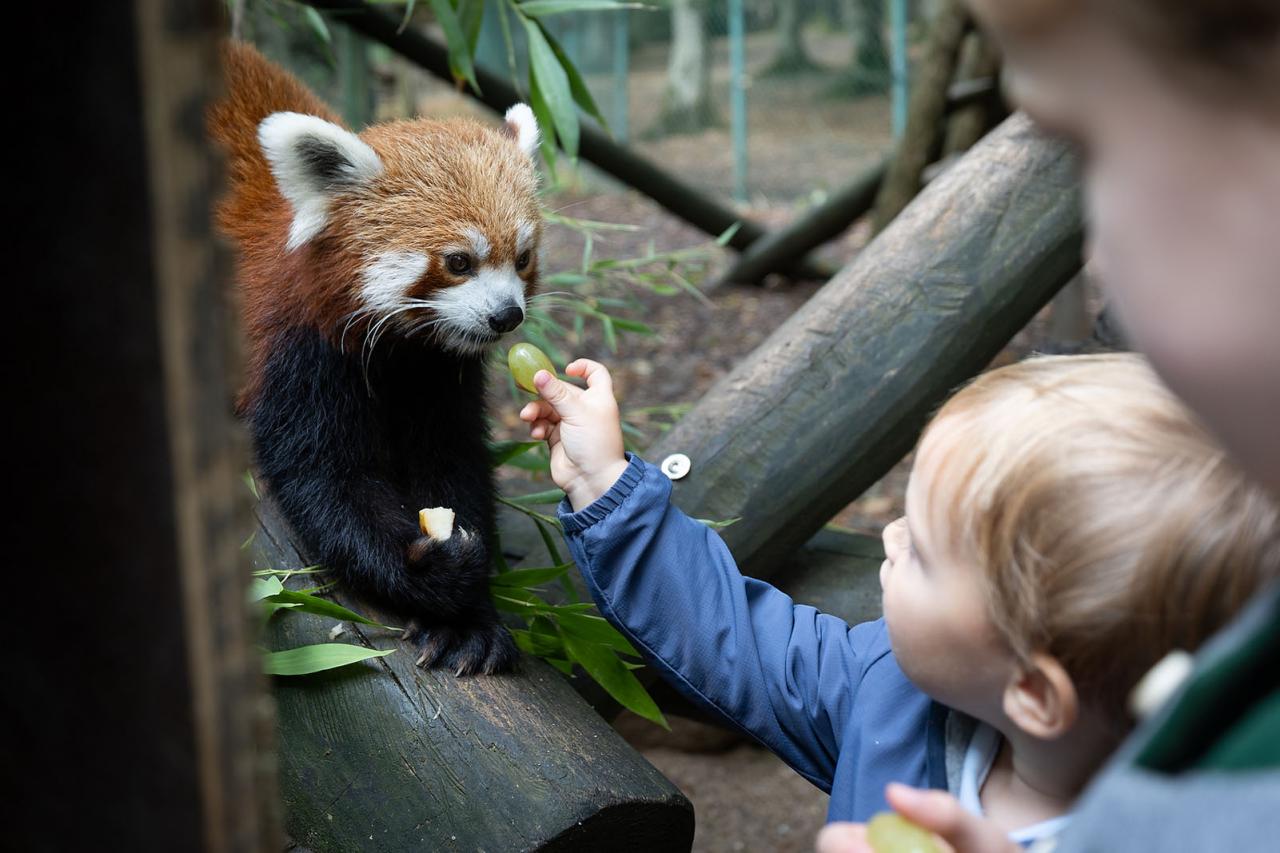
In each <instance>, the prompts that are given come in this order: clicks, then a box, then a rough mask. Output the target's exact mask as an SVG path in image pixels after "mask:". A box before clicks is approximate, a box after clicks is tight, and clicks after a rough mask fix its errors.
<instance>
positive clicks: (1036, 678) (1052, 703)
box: [1003, 652, 1080, 740]
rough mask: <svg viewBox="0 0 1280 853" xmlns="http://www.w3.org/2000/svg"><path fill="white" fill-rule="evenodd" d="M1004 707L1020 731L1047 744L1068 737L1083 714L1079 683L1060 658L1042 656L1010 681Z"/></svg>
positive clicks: (1039, 654) (1034, 655)
mask: <svg viewBox="0 0 1280 853" xmlns="http://www.w3.org/2000/svg"><path fill="white" fill-rule="evenodd" d="M1003 704H1004V712H1005V715H1006V716H1008V718H1009V719H1010V720H1012V721H1013V722H1014V724H1015V725H1016V726H1017V727H1018V728H1020V729H1022V730H1023V731H1024V732H1026V733H1027V734H1029V735H1032V736H1033V737H1038V738H1041V739H1043V740H1052V739H1054V738H1057V737H1061V736H1062V735H1064V734H1066V733H1067V732H1068V731H1070V729H1071V727H1072V726H1074V725H1075V724H1076V720H1077V719H1078V717H1079V714H1080V697H1079V694H1077V693H1076V686H1075V682H1073V681H1072V680H1071V676H1070V675H1068V674H1067V671H1066V669H1065V668H1063V666H1062V664H1061V663H1059V662H1058V659H1057V658H1055V657H1054V656H1053V655H1047V654H1042V653H1039V652H1037V653H1036V654H1033V655H1032V656H1031V662H1030V665H1028V666H1026V667H1024V668H1022V669H1020V670H1019V671H1018V672H1016V673H1014V675H1013V677H1012V678H1010V679H1009V683H1008V684H1007V685H1006V686H1005V689H1004V702H1003Z"/></svg>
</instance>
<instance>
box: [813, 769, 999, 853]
mask: <svg viewBox="0 0 1280 853" xmlns="http://www.w3.org/2000/svg"><path fill="white" fill-rule="evenodd" d="M884 793H885V799H887V800H888V801H889V805H891V806H893V808H894V811H896V812H897V813H898V814H900V815H902V816H903V817H905V818H906V819H907V820H909V821H911V822H912V823H914V824H916V825H917V826H920V827H923V828H925V829H928V830H930V831H931V832H934V833H936V837H935V839H934V840H935V842H939V841H940V842H942V843H941V844H939V845H938V847H939V848H940V849H942V850H947V851H954V853H1021V850H1022V848H1021V847H1019V846H1018V845H1017V844H1015V843H1014V842H1012V841H1010V840H1009V836H1008V835H1006V834H1005V833H1004V830H1002V829H1000V827H998V826H996V824H995V823H994V822H992V821H991V820H989V819H987V818H984V817H978V816H977V815H973V814H969V812H967V811H965V808H964V806H962V805H960V801H959V800H957V799H956V798H955V797H954V796H952V795H951V794H948V793H947V792H946V791H925V790H920V789H917V788H910V787H907V786H906V785H899V784H896V783H890V784H889V785H888V786H887V787H886V788H885V792H884ZM815 850H816V852H817V853H876V851H875V849H874V848H872V846H871V843H870V842H869V841H867V829H866V825H865V824H861V823H829V824H827V825H826V826H825V827H823V829H822V831H821V832H819V833H818V838H817V841H816V843H815Z"/></svg>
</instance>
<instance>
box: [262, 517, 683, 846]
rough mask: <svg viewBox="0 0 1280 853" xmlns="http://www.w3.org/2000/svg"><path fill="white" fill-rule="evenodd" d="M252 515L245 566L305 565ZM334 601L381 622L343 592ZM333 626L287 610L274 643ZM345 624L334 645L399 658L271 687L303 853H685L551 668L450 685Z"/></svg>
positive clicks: (677, 799) (270, 525) (629, 754)
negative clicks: (249, 558) (254, 524)
mask: <svg viewBox="0 0 1280 853" xmlns="http://www.w3.org/2000/svg"><path fill="white" fill-rule="evenodd" d="M258 515H259V519H260V523H261V526H260V527H259V529H258V533H257V536H256V537H255V543H254V562H255V566H256V567H260V568H266V567H271V568H287V567H299V566H303V565H306V564H307V561H306V560H305V559H304V558H303V557H302V556H301V554H300V553H299V551H298V549H297V548H296V547H295V545H294V544H293V541H292V539H291V538H290V533H289V530H288V526H287V524H286V523H285V522H284V520H283V519H282V518H281V517H280V516H279V514H278V513H277V512H276V511H275V509H274V507H273V506H272V504H271V503H270V501H269V500H267V501H264V502H263V503H261V504H260V505H259V508H258ZM308 578H309V579H313V578H314V576H308ZM333 597H334V598H335V600H337V601H338V602H339V603H342V604H344V605H346V606H348V607H353V608H354V609H356V610H357V611H358V612H362V613H364V614H365V615H368V616H371V618H374V619H375V620H378V621H383V622H385V621H386V620H387V619H389V618H390V617H388V616H386V615H385V614H380V613H378V612H377V611H375V610H373V609H372V608H369V607H367V606H365V605H363V604H360V603H356V602H354V601H352V600H350V599H349V598H347V597H346V596H345V595H344V594H343V593H342V592H337V593H336V594H334V596H333ZM333 624H334V622H333V621H332V620H325V619H320V618H317V617H313V616H307V615H299V614H288V613H286V614H281V615H278V616H276V617H275V618H274V619H273V620H272V623H271V626H270V627H271V630H270V631H269V645H270V647H271V648H273V649H277V650H278V649H284V648H294V647H297V646H301V645H307V644H311V643H325V642H333V641H334V640H333V639H332V638H330V637H329V630H330V628H331V626H333ZM344 627H345V628H346V630H347V631H348V633H347V634H346V635H345V636H341V637H339V638H337V641H338V642H348V641H350V642H356V643H359V644H361V645H366V646H371V647H375V648H379V649H397V651H396V652H395V653H394V654H391V655H388V656H386V657H383V658H377V659H375V660H373V661H368V662H364V663H360V664H355V665H352V666H349V667H345V668H343V669H339V670H333V671H330V672H328V673H317V674H315V675H310V676H300V677H289V678H280V679H277V681H276V685H275V696H276V706H277V717H278V720H279V728H280V754H279V767H280V788H281V791H282V794H283V798H284V804H285V813H286V815H285V821H286V827H287V828H288V831H289V833H290V835H291V837H292V838H293V839H294V841H295V842H297V843H298V844H300V845H301V846H303V847H305V848H308V849H310V850H313V851H316V853H325V851H349V850H375V849H376V850H379V851H409V850H413V851H419V850H440V851H444V850H465V851H471V850H491V851H507V850H538V851H553V850H637V851H640V850H644V851H648V850H660V851H661V850H670V851H687V850H688V849H689V847H690V845H691V844H692V839H693V810H692V807H691V806H690V804H689V801H688V800H687V799H685V797H684V795H683V794H681V793H680V791H679V790H677V789H676V788H675V786H674V785H672V784H671V783H670V782H668V781H667V780H666V779H665V778H664V777H663V776H662V774H660V773H659V772H658V771H657V770H655V769H654V768H653V766H652V765H650V764H649V763H648V762H647V761H645V760H644V759H643V758H642V757H641V756H640V755H639V754H638V753H636V752H635V751H634V750H633V749H632V748H631V747H630V746H629V745H628V744H627V743H626V742H625V741H623V740H622V738H621V737H620V736H618V735H617V734H616V733H615V732H614V731H613V730H612V729H611V728H610V727H609V726H608V724H607V723H606V722H605V721H604V720H603V719H601V718H600V716H599V715H598V714H596V713H595V711H593V710H592V709H591V708H590V707H589V706H588V705H587V704H586V703H585V702H583V701H582V700H581V699H580V698H579V697H578V695H577V694H576V693H574V691H573V688H572V687H570V686H569V684H568V682H567V681H566V680H565V679H564V678H563V677H562V676H561V675H560V674H559V673H558V672H556V671H555V670H554V669H552V668H551V667H550V666H548V665H546V664H544V663H543V662H542V661H538V660H533V659H529V658H525V659H524V660H523V661H522V662H521V668H520V672H518V673H516V674H513V675H506V676H489V677H479V676H477V677H472V678H457V677H455V676H453V675H452V674H450V673H447V672H442V671H439V670H432V671H426V670H422V669H420V668H418V667H417V666H415V665H414V662H413V661H414V652H413V650H412V649H411V648H409V647H408V646H405V645H403V644H402V643H401V641H400V635H399V633H398V632H393V631H387V630H384V629H377V628H367V627H365V626H357V625H352V624H350V623H346V624H345V626H344Z"/></svg>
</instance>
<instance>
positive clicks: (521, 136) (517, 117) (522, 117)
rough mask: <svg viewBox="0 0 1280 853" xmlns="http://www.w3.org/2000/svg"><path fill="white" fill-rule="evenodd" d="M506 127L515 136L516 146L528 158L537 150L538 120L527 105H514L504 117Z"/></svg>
mask: <svg viewBox="0 0 1280 853" xmlns="http://www.w3.org/2000/svg"><path fill="white" fill-rule="evenodd" d="M504 118H505V120H506V122H507V127H509V128H510V129H511V132H512V133H513V134H514V135H515V138H516V145H517V146H518V147H519V148H520V150H521V151H523V152H524V153H525V154H528V155H529V156H533V152H534V151H535V150H537V148H538V120H537V119H535V118H534V117H533V110H531V109H529V105H528V104H516V105H515V106H513V107H512V108H511V109H509V110H507V114H506V116H504Z"/></svg>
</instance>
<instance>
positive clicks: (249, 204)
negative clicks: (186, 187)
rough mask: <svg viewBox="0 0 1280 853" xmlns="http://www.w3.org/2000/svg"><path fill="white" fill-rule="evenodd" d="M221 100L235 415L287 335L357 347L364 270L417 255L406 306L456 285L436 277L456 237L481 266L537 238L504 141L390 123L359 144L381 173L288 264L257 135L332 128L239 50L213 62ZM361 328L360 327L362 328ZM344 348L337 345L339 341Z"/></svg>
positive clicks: (453, 128)
mask: <svg viewBox="0 0 1280 853" xmlns="http://www.w3.org/2000/svg"><path fill="white" fill-rule="evenodd" d="M223 61H224V66H225V69H226V78H227V89H228V95H227V97H226V99H225V100H223V101H221V102H220V103H218V104H217V105H216V106H215V107H214V108H213V110H212V111H211V113H210V116H209V127H210V133H211V135H212V136H213V138H214V139H216V140H218V141H219V142H220V143H221V144H222V145H223V146H225V148H226V150H227V154H228V157H227V159H228V163H227V166H228V176H229V192H228V194H227V196H226V198H225V199H224V200H223V201H222V203H221V204H220V205H219V207H218V225H219V227H220V228H221V229H222V231H223V233H225V234H226V235H227V236H228V237H230V238H231V239H232V240H233V241H234V243H235V244H236V247H237V248H238V249H239V258H238V266H237V275H238V278H239V281H240V286H241V292H242V299H243V308H242V311H243V315H244V322H245V333H246V336H247V338H248V342H249V350H250V351H249V358H248V378H247V381H246V383H245V388H244V390H243V391H242V394H241V403H242V404H244V403H245V402H247V401H248V400H250V399H252V397H253V396H254V394H255V393H256V391H257V387H258V382H259V377H260V374H261V371H262V368H263V365H264V360H265V357H266V354H267V353H266V344H267V343H268V342H269V341H270V340H272V339H273V338H274V337H275V336H276V335H277V334H278V333H280V332H282V331H284V330H285V329H287V328H289V327H292V326H298V325H307V326H312V327H315V328H318V329H320V330H321V331H322V332H324V333H325V334H326V335H327V336H328V337H329V338H330V340H331V341H332V342H333V343H335V344H339V343H341V344H344V345H345V346H346V347H347V348H351V347H353V346H354V347H356V348H358V347H359V345H360V336H361V335H362V334H363V332H364V331H365V325H364V324H361V323H357V324H355V325H353V327H352V328H351V329H349V330H345V331H344V327H345V325H346V323H347V321H348V320H349V318H350V317H351V315H352V313H353V312H355V311H356V310H358V309H359V308H360V307H361V303H360V301H359V297H358V287H359V281H360V279H359V275H360V270H361V268H362V266H363V265H364V264H365V263H366V262H367V259H368V258H369V257H370V256H372V255H374V254H376V253H380V252H386V251H397V250H403V251H417V252H425V253H427V254H428V256H429V257H430V260H431V263H430V267H429V269H428V271H427V274H426V275H424V276H423V279H422V280H421V281H420V282H419V283H418V284H417V285H415V286H414V288H413V290H412V295H414V296H423V295H425V294H426V293H427V292H429V291H431V290H435V289H440V288H444V287H448V286H451V285H454V284H458V283H461V279H458V278H456V277H455V276H452V275H450V274H449V273H448V272H447V271H446V270H444V269H443V265H442V258H441V252H442V250H443V249H444V248H445V247H446V246H449V245H451V244H453V245H457V244H465V242H466V241H465V239H464V238H463V231H464V229H465V228H466V227H467V226H468V225H472V226H475V227H478V228H479V229H480V230H481V231H482V232H483V233H484V234H485V235H486V236H487V237H488V239H489V241H490V243H491V245H492V254H491V255H490V258H489V261H488V263H489V264H493V263H510V262H511V261H512V260H513V259H514V258H515V255H516V251H515V242H514V235H515V230H516V227H517V225H518V224H519V223H521V222H528V223H530V224H532V225H533V226H534V228H535V237H534V240H533V243H532V244H533V245H535V246H536V244H537V236H538V230H537V229H539V228H540V222H541V220H540V216H539V212H538V204H537V200H536V197H535V191H536V183H537V177H536V174H535V172H534V170H533V166H532V163H531V161H530V159H529V157H527V156H526V155H525V154H524V153H523V152H521V151H520V150H519V149H518V148H517V146H516V145H515V144H514V142H513V141H512V139H511V136H510V135H509V134H507V133H503V132H500V131H499V130H497V129H495V128H490V127H486V126H485V125H482V124H480V123H479V122H475V121H471V120H466V119H461V120H451V121H448V122H443V121H431V120H414V121H397V122H390V123H386V124H381V125H375V126H373V127H370V128H368V129H366V130H365V131H364V132H363V133H362V134H360V137H361V139H363V140H364V141H365V142H366V143H367V144H368V145H369V146H370V147H371V148H373V150H374V151H375V152H376V153H377V154H378V156H379V158H381V159H382V162H383V164H384V166H385V171H384V172H383V174H382V175H381V176H380V177H379V178H377V179H376V180H375V181H374V182H373V184H372V185H371V186H370V187H367V188H365V189H363V190H361V191H353V192H349V193H346V194H344V195H342V196H339V197H338V198H336V199H335V200H334V202H333V204H332V205H331V207H330V216H329V223H328V225H327V226H326V227H325V229H324V230H323V231H322V232H321V234H320V235H319V236H317V237H316V238H315V239H313V240H311V241H310V242H309V243H307V244H306V245H304V246H302V247H300V248H299V249H297V250H295V251H293V252H288V251H286V249H285V243H286V240H287V237H288V233H289V225H290V222H291V221H292V218H293V211H292V209H291V208H290V206H289V203H288V202H287V201H286V200H285V198H284V197H283V196H282V195H281V193H280V191H279V190H278V188H277V186H276V182H275V178H274V176H273V175H272V173H271V170H270V167H269V166H268V164H267V161H266V158H265V157H264V155H263V153H262V149H261V147H260V146H259V143H258V125H259V123H260V122H261V121H262V120H263V119H264V118H266V117H267V116H268V115H270V114H272V113H275V112H282V111H288V112H298V113H305V114H309V115H315V116H319V117H321V118H323V119H325V120H327V121H331V122H333V123H334V124H337V125H339V126H343V124H342V121H341V120H340V119H339V118H338V117H337V116H336V115H335V114H334V113H333V112H332V111H331V110H330V109H329V108H328V107H327V106H326V105H325V104H324V103H323V102H322V101H321V100H320V99H319V98H317V97H316V96H315V95H314V94H312V93H311V91H310V90H308V89H307V88H306V87H305V86H304V85H303V84H302V83H301V82H299V81H298V80H297V79H295V78H294V77H293V76H292V75H290V74H289V73H287V72H286V71H284V70H283V69H281V68H279V67H278V66H276V65H274V64H272V63H271V62H269V61H268V60H267V59H266V58H264V57H263V56H262V55H261V54H260V53H258V51H257V50H255V49H254V48H252V47H250V46H248V45H245V44H240V43H231V44H228V45H226V47H225V48H224V51H223ZM536 257H537V253H536V252H535V253H534V259H535V260H534V263H532V264H530V266H529V267H528V269H526V270H525V271H523V272H522V273H521V277H522V278H523V280H524V281H525V284H526V288H525V289H526V293H532V291H533V289H534V287H535V286H536V282H537V263H536ZM366 323H367V320H366ZM344 335H345V339H344V340H342V341H340V340H339V339H340V338H343V337H344Z"/></svg>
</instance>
